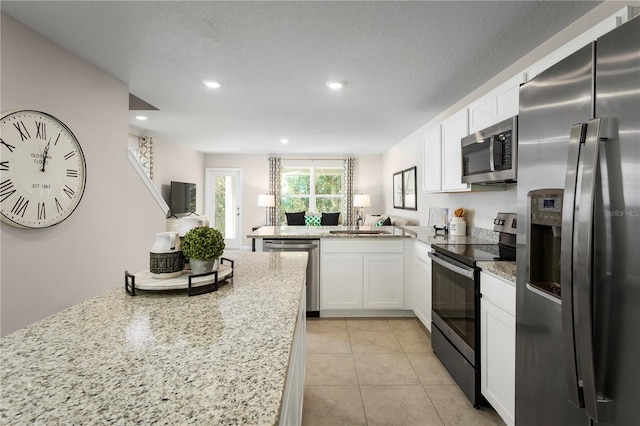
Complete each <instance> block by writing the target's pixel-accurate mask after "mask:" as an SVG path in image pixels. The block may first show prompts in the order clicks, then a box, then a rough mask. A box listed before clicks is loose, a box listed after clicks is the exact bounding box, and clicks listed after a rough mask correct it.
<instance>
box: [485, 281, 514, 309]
mask: <svg viewBox="0 0 640 426" xmlns="http://www.w3.org/2000/svg"><path fill="white" fill-rule="evenodd" d="M480 292H481V293H482V297H483V298H487V299H489V300H491V302H492V303H494V304H496V305H498V306H500V307H501V308H502V309H504V310H505V311H507V312H509V313H511V314H513V315H515V313H516V286H515V285H514V284H513V283H510V282H509V281H506V280H503V279H502V278H498V277H495V276H493V275H490V274H487V273H486V272H481V273H480Z"/></svg>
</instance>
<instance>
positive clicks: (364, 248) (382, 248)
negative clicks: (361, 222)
mask: <svg viewBox="0 0 640 426" xmlns="http://www.w3.org/2000/svg"><path fill="white" fill-rule="evenodd" d="M403 251H404V243H403V241H402V239H401V238H394V239H392V240H385V241H380V239H377V238H358V239H354V238H350V239H333V238H324V239H323V240H322V253H402V252H403Z"/></svg>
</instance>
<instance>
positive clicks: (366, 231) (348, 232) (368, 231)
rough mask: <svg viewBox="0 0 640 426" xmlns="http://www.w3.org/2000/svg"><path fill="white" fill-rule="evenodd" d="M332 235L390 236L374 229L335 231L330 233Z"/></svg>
mask: <svg viewBox="0 0 640 426" xmlns="http://www.w3.org/2000/svg"><path fill="white" fill-rule="evenodd" d="M329 233H330V234H346V235H379V234H390V233H391V232H389V231H383V230H373V229H334V230H332V231H329Z"/></svg>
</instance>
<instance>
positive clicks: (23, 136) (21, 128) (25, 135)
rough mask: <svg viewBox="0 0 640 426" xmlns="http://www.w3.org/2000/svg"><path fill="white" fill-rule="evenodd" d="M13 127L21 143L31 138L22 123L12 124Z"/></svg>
mask: <svg viewBox="0 0 640 426" xmlns="http://www.w3.org/2000/svg"><path fill="white" fill-rule="evenodd" d="M13 127H15V128H16V130H17V131H18V132H20V141H21V142H22V141H23V140H25V139H29V138H31V135H30V134H29V131H28V130H27V127H26V126H25V125H24V123H23V122H22V121H18V122H17V123H13Z"/></svg>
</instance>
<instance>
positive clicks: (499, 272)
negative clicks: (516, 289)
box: [478, 261, 516, 285]
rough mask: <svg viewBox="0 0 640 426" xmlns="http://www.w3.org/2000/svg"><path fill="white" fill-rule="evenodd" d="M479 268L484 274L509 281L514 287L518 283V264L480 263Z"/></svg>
mask: <svg viewBox="0 0 640 426" xmlns="http://www.w3.org/2000/svg"><path fill="white" fill-rule="evenodd" d="M478 267H480V268H481V269H482V271H483V272H487V273H489V274H492V275H495V276H497V277H499V278H502V279H504V280H507V281H509V282H511V283H513V284H514V285H515V283H516V262H506V261H498V262H478Z"/></svg>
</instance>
